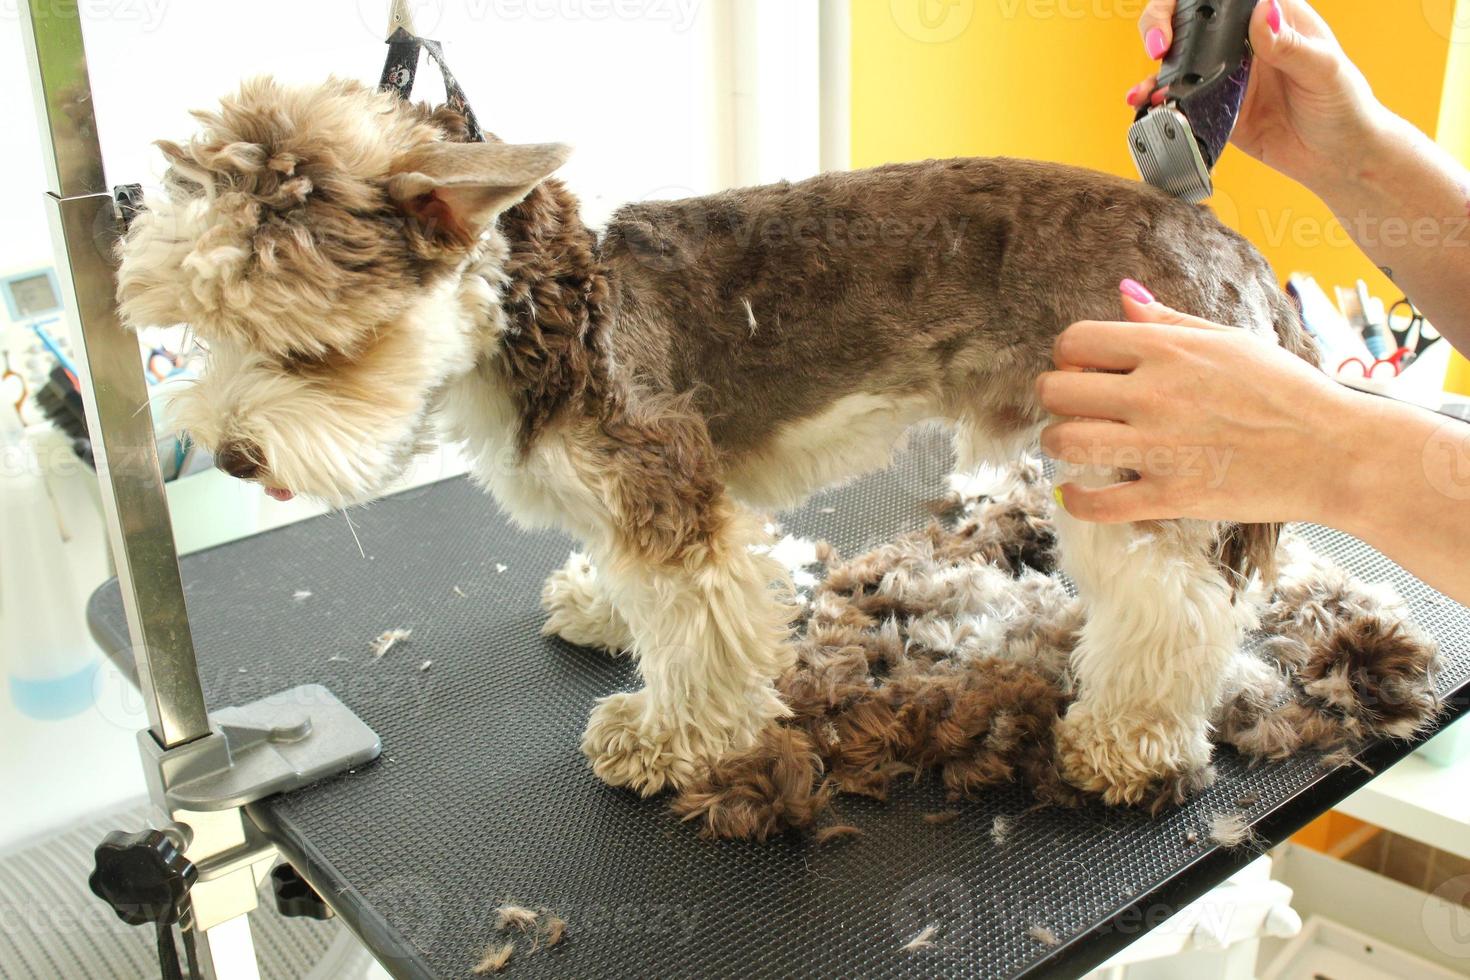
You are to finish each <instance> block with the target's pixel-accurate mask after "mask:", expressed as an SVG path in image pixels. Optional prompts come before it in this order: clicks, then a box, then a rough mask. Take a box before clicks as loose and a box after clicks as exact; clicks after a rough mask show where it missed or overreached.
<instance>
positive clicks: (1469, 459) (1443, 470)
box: [1037, 280, 1470, 604]
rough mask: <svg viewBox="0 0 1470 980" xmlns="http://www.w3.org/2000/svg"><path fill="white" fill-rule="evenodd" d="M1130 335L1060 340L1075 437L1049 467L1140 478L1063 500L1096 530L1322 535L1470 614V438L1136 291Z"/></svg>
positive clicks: (1088, 334)
mask: <svg viewBox="0 0 1470 980" xmlns="http://www.w3.org/2000/svg"><path fill="white" fill-rule="evenodd" d="M1122 290H1123V309H1124V313H1125V315H1126V316H1127V318H1128V322H1124V323H1095V322H1090V321H1089V322H1083V323H1074V324H1072V326H1070V327H1068V328H1067V329H1066V330H1065V331H1063V332H1062V334H1061V336H1059V337H1058V338H1057V343H1056V348H1055V352H1054V354H1053V359H1054V360H1055V361H1056V364H1057V368H1058V370H1057V371H1053V372H1050V373H1048V374H1043V375H1042V376H1041V377H1040V378H1039V379H1038V380H1037V391H1038V392H1039V394H1040V397H1041V402H1042V404H1043V405H1045V406H1046V408H1047V410H1048V411H1050V412H1051V413H1052V414H1054V415H1058V416H1063V417H1068V418H1067V421H1063V422H1058V423H1056V424H1055V425H1052V426H1049V427H1048V428H1047V429H1046V430H1045V431H1044V432H1042V434H1041V445H1042V448H1043V449H1044V450H1045V451H1046V453H1047V455H1049V456H1052V457H1053V458H1056V459H1061V460H1066V461H1068V462H1075V463H1080V464H1084V465H1087V464H1092V465H1098V466H1104V467H1115V468H1120V469H1129V470H1135V471H1137V472H1138V474H1139V478H1138V480H1136V481H1134V482H1129V483H1118V484H1114V485H1113V486H1108V487H1096V488H1092V487H1081V486H1077V485H1076V484H1067V485H1064V486H1062V487H1060V488H1059V490H1058V497H1059V501H1060V503H1061V505H1062V506H1063V507H1065V508H1066V510H1067V512H1068V513H1070V514H1071V515H1072V516H1074V517H1077V518H1079V519H1081V520H1084V521H1096V522H1108V523H1118V522H1123V521H1145V520H1167V519H1171V518H1176V517H1193V518H1198V519H1200V520H1213V521H1239V522H1242V523H1252V524H1266V523H1275V522H1278V521H1279V522H1286V521H1294V520H1307V521H1315V522H1317V523H1320V524H1326V525H1329V526H1331V527H1335V528H1338V529H1339V530H1343V531H1347V532H1348V533H1349V534H1354V535H1357V536H1358V537H1360V538H1362V539H1363V540H1364V541H1366V542H1368V543H1369V544H1370V545H1372V546H1373V547H1375V548H1377V549H1378V550H1379V551H1381V552H1383V553H1384V554H1386V555H1388V556H1389V557H1390V558H1392V559H1394V560H1395V561H1397V562H1398V563H1399V564H1401V565H1403V566H1404V567H1405V568H1407V569H1408V570H1409V571H1411V572H1413V573H1414V574H1415V575H1418V576H1419V577H1420V578H1421V579H1423V580H1424V581H1426V582H1428V583H1429V584H1430V585H1432V586H1434V587H1435V588H1437V589H1439V590H1440V591H1442V592H1444V593H1445V594H1447V595H1449V596H1452V597H1453V598H1455V599H1458V600H1459V601H1461V602H1464V603H1467V604H1470V562H1466V561H1465V556H1466V555H1467V554H1470V425H1467V424H1465V423H1464V422H1457V421H1452V420H1450V419H1446V418H1443V417H1442V416H1438V415H1435V414H1433V413H1432V412H1426V411H1424V410H1423V409H1418V408H1414V407H1413V406H1410V405H1405V404H1403V403H1402V402H1396V401H1394V400H1393V399H1391V398H1377V397H1374V396H1372V395H1365V394H1363V393H1361V392H1356V391H1352V390H1351V389H1348V388H1344V387H1341V386H1339V385H1338V384H1336V383H1335V382H1333V381H1330V380H1328V379H1327V377H1326V376H1325V375H1323V374H1321V373H1319V372H1317V371H1316V370H1314V369H1313V368H1312V367H1310V366H1309V365H1308V364H1306V363H1305V362H1304V361H1302V360H1300V359H1299V358H1297V357H1295V356H1294V355H1292V354H1289V353H1287V352H1286V351H1284V350H1282V349H1281V348H1280V347H1277V346H1275V345H1274V344H1272V343H1270V342H1269V341H1266V340H1264V339H1262V338H1260V337H1256V336H1253V335H1252V334H1249V333H1246V332H1245V331H1243V330H1240V329H1235V328H1229V327H1222V326H1220V325H1218V324H1215V323H1209V322H1207V321H1205V320H1200V319H1197V318H1196V317H1192V316H1185V315H1184V314H1182V313H1178V312H1176V311H1174V310H1171V309H1169V308H1168V307H1167V306H1164V305H1162V304H1160V303H1158V302H1156V301H1154V299H1153V297H1152V296H1150V295H1149V293H1148V290H1147V289H1144V288H1143V287H1142V286H1140V285H1139V284H1138V283H1136V282H1133V281H1132V280H1127V281H1125V282H1124V283H1123V285H1122Z"/></svg>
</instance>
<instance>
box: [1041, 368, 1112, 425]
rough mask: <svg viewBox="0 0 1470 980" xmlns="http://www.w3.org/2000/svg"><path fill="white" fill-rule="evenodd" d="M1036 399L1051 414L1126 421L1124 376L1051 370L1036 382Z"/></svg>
mask: <svg viewBox="0 0 1470 980" xmlns="http://www.w3.org/2000/svg"><path fill="white" fill-rule="evenodd" d="M1036 397H1037V399H1038V400H1039V401H1040V402H1041V404H1042V405H1043V406H1045V408H1046V410H1047V411H1048V412H1050V413H1051V414H1053V415H1068V416H1082V417H1084V418H1090V419H1115V420H1117V421H1119V422H1126V421H1127V420H1128V407H1129V399H1128V379H1127V377H1126V376H1125V375H1121V374H1092V373H1083V372H1080V371H1051V372H1048V373H1046V374H1043V375H1041V377H1039V378H1037V379H1036Z"/></svg>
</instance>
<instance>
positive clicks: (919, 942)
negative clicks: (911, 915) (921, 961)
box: [903, 926, 939, 953]
mask: <svg viewBox="0 0 1470 980" xmlns="http://www.w3.org/2000/svg"><path fill="white" fill-rule="evenodd" d="M938 934H939V927H938V926H925V927H924V928H923V929H920V930H919V932H918V934H917V935H915V936H914V938H913V939H910V940H909V941H908V942H906V943H904V944H903V951H904V952H905V953H917V952H918V951H919V950H921V949H931V948H933V946H934V937H935V936H937V935H938Z"/></svg>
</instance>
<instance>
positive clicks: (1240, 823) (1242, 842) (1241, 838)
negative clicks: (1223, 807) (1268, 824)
mask: <svg viewBox="0 0 1470 980" xmlns="http://www.w3.org/2000/svg"><path fill="white" fill-rule="evenodd" d="M1210 842H1211V843H1213V844H1216V845H1218V846H1220V847H1226V848H1236V847H1244V846H1246V845H1248V844H1255V843H1257V842H1258V839H1257V837H1256V835H1255V832H1254V831H1252V830H1251V824H1250V821H1249V820H1247V819H1246V816H1245V814H1243V813H1215V814H1211V816H1210Z"/></svg>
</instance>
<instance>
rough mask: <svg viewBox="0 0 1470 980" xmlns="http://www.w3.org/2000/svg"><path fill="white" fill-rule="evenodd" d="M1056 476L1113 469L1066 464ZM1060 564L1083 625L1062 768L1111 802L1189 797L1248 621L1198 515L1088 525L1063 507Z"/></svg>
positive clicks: (1204, 764) (1092, 480) (1061, 727)
mask: <svg viewBox="0 0 1470 980" xmlns="http://www.w3.org/2000/svg"><path fill="white" fill-rule="evenodd" d="M1059 470H1060V471H1061V475H1059V476H1058V479H1057V482H1058V483H1059V484H1060V483H1063V482H1068V481H1073V482H1080V483H1083V484H1084V485H1092V486H1098V485H1103V484H1106V483H1113V482H1116V480H1117V477H1116V476H1115V475H1114V474H1113V473H1112V472H1111V471H1108V472H1100V471H1097V470H1088V471H1081V470H1077V469H1072V468H1069V467H1060V466H1059ZM1056 523H1057V530H1058V535H1059V539H1060V543H1061V564H1062V568H1063V569H1064V570H1065V571H1066V572H1067V573H1068V574H1069V575H1071V577H1072V579H1073V581H1075V582H1076V583H1077V587H1078V590H1079V591H1080V593H1081V595H1082V597H1083V599H1084V602H1085V606H1086V622H1085V624H1084V626H1083V627H1082V632H1081V636H1080V639H1079V642H1078V644H1077V647H1076V649H1075V651H1074V653H1073V655H1072V666H1073V671H1074V674H1075V676H1076V679H1077V687H1078V694H1077V700H1076V701H1075V702H1074V703H1073V704H1072V706H1071V708H1070V709H1069V710H1068V712H1067V715H1066V717H1065V718H1064V719H1063V720H1062V721H1061V722H1060V723H1059V724H1058V726H1057V729H1056V740H1057V751H1058V758H1059V761H1060V764H1061V770H1062V774H1063V776H1064V777H1066V778H1067V780H1068V781H1070V782H1072V783H1073V784H1075V785H1077V786H1079V787H1081V788H1082V789H1085V790H1089V791H1093V792H1098V793H1101V794H1102V795H1103V798H1104V800H1105V801H1106V802H1108V803H1114V804H1118V803H1122V804H1137V803H1142V802H1154V803H1158V802H1161V801H1165V800H1166V799H1167V800H1179V799H1182V797H1183V796H1184V795H1186V794H1187V793H1188V792H1189V791H1190V790H1192V789H1194V788H1197V787H1199V786H1203V785H1207V784H1208V783H1209V781H1210V780H1211V779H1212V778H1213V771H1212V770H1211V768H1210V765H1209V762H1210V740H1209V721H1210V718H1211V716H1212V715H1213V713H1214V711H1215V707H1216V705H1217V703H1218V701H1219V699H1220V697H1221V693H1222V689H1223V686H1224V683H1225V681H1226V679H1227V676H1228V672H1229V670H1230V667H1231V664H1232V662H1233V660H1234V658H1235V657H1236V655H1237V651H1238V650H1239V647H1240V644H1241V640H1242V637H1243V633H1244V628H1245V626H1246V625H1247V622H1248V619H1249V612H1250V609H1249V604H1247V603H1245V602H1241V603H1235V602H1233V601H1232V599H1233V596H1232V590H1231V586H1230V584H1229V582H1228V581H1227V579H1226V577H1225V574H1224V573H1223V572H1222V570H1221V569H1220V567H1219V565H1218V563H1217V562H1216V560H1215V556H1214V545H1215V539H1216V534H1217V531H1218V529H1217V527H1216V526H1215V525H1213V524H1209V523H1205V522H1202V521H1165V522H1151V523H1147V524H1088V523H1084V522H1081V521H1078V520H1076V519H1074V518H1072V517H1070V516H1069V515H1067V514H1066V513H1065V511H1064V510H1062V509H1060V508H1059V510H1058V513H1057V522H1056Z"/></svg>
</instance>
